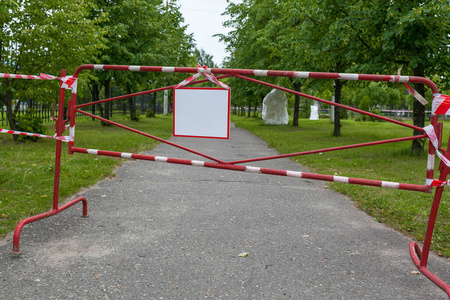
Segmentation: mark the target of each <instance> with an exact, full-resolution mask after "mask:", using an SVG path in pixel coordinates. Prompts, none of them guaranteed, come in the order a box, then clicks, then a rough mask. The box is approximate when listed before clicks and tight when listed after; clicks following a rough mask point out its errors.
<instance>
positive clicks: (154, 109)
mask: <svg viewBox="0 0 450 300" xmlns="http://www.w3.org/2000/svg"><path fill="white" fill-rule="evenodd" d="M152 98H153V113H154V114H155V115H156V93H152Z"/></svg>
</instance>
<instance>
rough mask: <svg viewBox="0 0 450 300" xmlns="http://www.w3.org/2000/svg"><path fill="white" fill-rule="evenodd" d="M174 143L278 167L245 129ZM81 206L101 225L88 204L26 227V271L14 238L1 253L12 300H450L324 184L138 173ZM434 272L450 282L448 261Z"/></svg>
mask: <svg viewBox="0 0 450 300" xmlns="http://www.w3.org/2000/svg"><path fill="white" fill-rule="evenodd" d="M171 141H172V142H176V143H179V144H181V145H183V146H187V147H190V148H193V149H196V150H199V151H201V152H203V153H206V154H209V155H212V156H215V157H217V158H220V159H223V160H238V159H244V158H250V157H260V156H268V155H274V154H276V152H275V151H274V150H273V149H270V148H268V147H267V145H266V144H265V143H264V142H263V141H261V140H260V139H258V138H256V137H255V136H253V135H252V134H250V133H248V132H247V131H245V130H242V129H237V128H234V127H232V128H231V138H230V140H219V139H195V138H181V137H176V138H172V140H171ZM305 142H307V141H305ZM80 146H81V145H80ZM148 153H149V154H150V155H159V156H167V157H175V158H188V159H196V160H203V158H201V157H198V156H196V155H193V154H190V153H185V152H182V151H181V150H179V149H176V148H173V147H170V146H168V145H160V146H158V147H157V148H156V149H155V150H152V151H149V152H148ZM75 155H84V154H75ZM251 165H254V166H260V167H268V168H276V169H283V170H293V171H305V169H304V168H303V167H302V166H300V165H298V164H296V163H294V162H292V161H290V160H289V159H281V160H275V161H267V162H258V163H252V164H251ZM63 168H64V166H63ZM374 188H375V187H374ZM405 193H410V194H411V197H414V193H412V192H405ZM77 196H83V197H85V198H86V199H87V200H88V212H89V218H81V217H80V215H81V204H77V205H76V206H74V207H71V208H69V209H67V210H66V211H64V212H62V213H60V214H58V215H56V216H53V217H50V218H47V219H45V220H41V221H38V222H35V223H33V224H30V225H27V226H25V227H24V229H23V231H22V235H21V244H20V247H21V250H22V251H23V254H22V255H21V256H20V257H14V256H12V255H10V254H9V252H10V250H11V249H12V235H8V236H7V237H6V238H5V239H3V240H2V241H1V242H0V298H1V299H447V297H446V295H445V294H444V293H443V292H442V291H441V290H440V289H439V288H437V287H436V286H435V285H434V284H432V283H431V282H430V281H428V280H427V279H426V278H425V277H424V276H423V275H421V274H415V273H416V272H415V271H416V269H415V267H414V265H413V263H412V261H411V259H410V257H409V253H408V243H409V241H410V238H409V237H405V236H403V235H401V234H400V233H398V232H396V231H394V230H392V229H390V228H388V227H386V226H385V225H383V224H380V223H378V222H377V221H375V220H374V219H373V218H372V217H370V216H368V215H367V214H365V213H364V212H362V211H360V210H359V209H358V208H357V207H356V206H355V204H354V203H352V202H351V201H350V200H349V199H348V198H346V197H344V196H342V195H340V194H338V193H336V192H333V191H331V190H330V189H328V188H327V186H326V183H323V182H319V181H311V180H305V179H299V178H288V177H281V176H272V175H261V174H255V173H249V172H236V171H226V170H217V169H208V168H203V167H194V166H183V165H174V164H168V163H160V162H148V161H130V162H127V163H125V164H124V165H123V166H121V167H119V168H118V169H117V172H116V176H115V177H113V178H112V179H108V180H104V181H101V182H100V183H98V184H97V185H95V186H93V187H91V188H89V189H86V190H85V191H83V192H81V193H80V194H79V195H74V196H73V197H72V198H75V197H77ZM430 197H431V196H430ZM242 253H248V255H247V256H246V257H240V256H239V254H242ZM429 267H430V269H432V270H433V271H434V272H435V273H437V274H439V275H440V276H441V278H442V279H444V280H445V281H447V282H448V281H449V279H450V264H449V262H448V261H447V260H446V259H444V258H441V257H438V256H437V255H434V254H433V255H431V257H430V261H429Z"/></svg>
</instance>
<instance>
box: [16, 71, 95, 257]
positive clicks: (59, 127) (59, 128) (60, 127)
mask: <svg viewBox="0 0 450 300" xmlns="http://www.w3.org/2000/svg"><path fill="white" fill-rule="evenodd" d="M64 76H66V70H62V71H61V77H64ZM64 94H65V89H63V88H60V89H59V107H58V119H56V125H55V128H56V135H57V136H61V135H62V134H63V132H64ZM61 144H62V142H61V141H60V140H57V141H56V151H55V179H54V185H53V209H52V210H51V211H48V212H46V213H43V214H40V215H36V216H33V217H30V218H27V219H24V220H22V221H20V222H19V224H17V226H16V229H15V230H14V236H13V251H12V252H11V253H12V254H17V255H20V254H21V253H22V252H20V249H19V242H20V232H21V231H22V228H23V226H25V225H26V224H28V223H32V222H36V221H38V220H42V219H45V218H47V217H50V216H53V215H56V214H57V213H59V212H61V211H63V210H65V209H66V208H69V207H71V206H72V205H74V204H75V203H78V202H82V203H83V217H87V216H88V214H87V201H86V199H85V198H83V197H79V198H77V199H75V200H72V201H70V202H69V203H66V204H64V205H62V206H61V207H58V202H59V182H60V180H59V179H60V173H61Z"/></svg>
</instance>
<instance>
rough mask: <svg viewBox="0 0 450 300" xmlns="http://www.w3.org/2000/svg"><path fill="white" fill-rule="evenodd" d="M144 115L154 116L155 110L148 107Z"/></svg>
mask: <svg viewBox="0 0 450 300" xmlns="http://www.w3.org/2000/svg"><path fill="white" fill-rule="evenodd" d="M145 116H146V117H147V118H154V117H155V112H154V111H153V109H151V108H149V109H147V112H146V113H145Z"/></svg>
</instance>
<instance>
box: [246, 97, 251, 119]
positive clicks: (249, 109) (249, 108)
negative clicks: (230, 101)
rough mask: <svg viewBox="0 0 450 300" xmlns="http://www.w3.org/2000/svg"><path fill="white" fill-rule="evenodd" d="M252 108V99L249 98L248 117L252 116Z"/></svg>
mask: <svg viewBox="0 0 450 300" xmlns="http://www.w3.org/2000/svg"><path fill="white" fill-rule="evenodd" d="M251 110H252V100H251V99H250V98H248V112H247V118H250V111H251Z"/></svg>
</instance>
